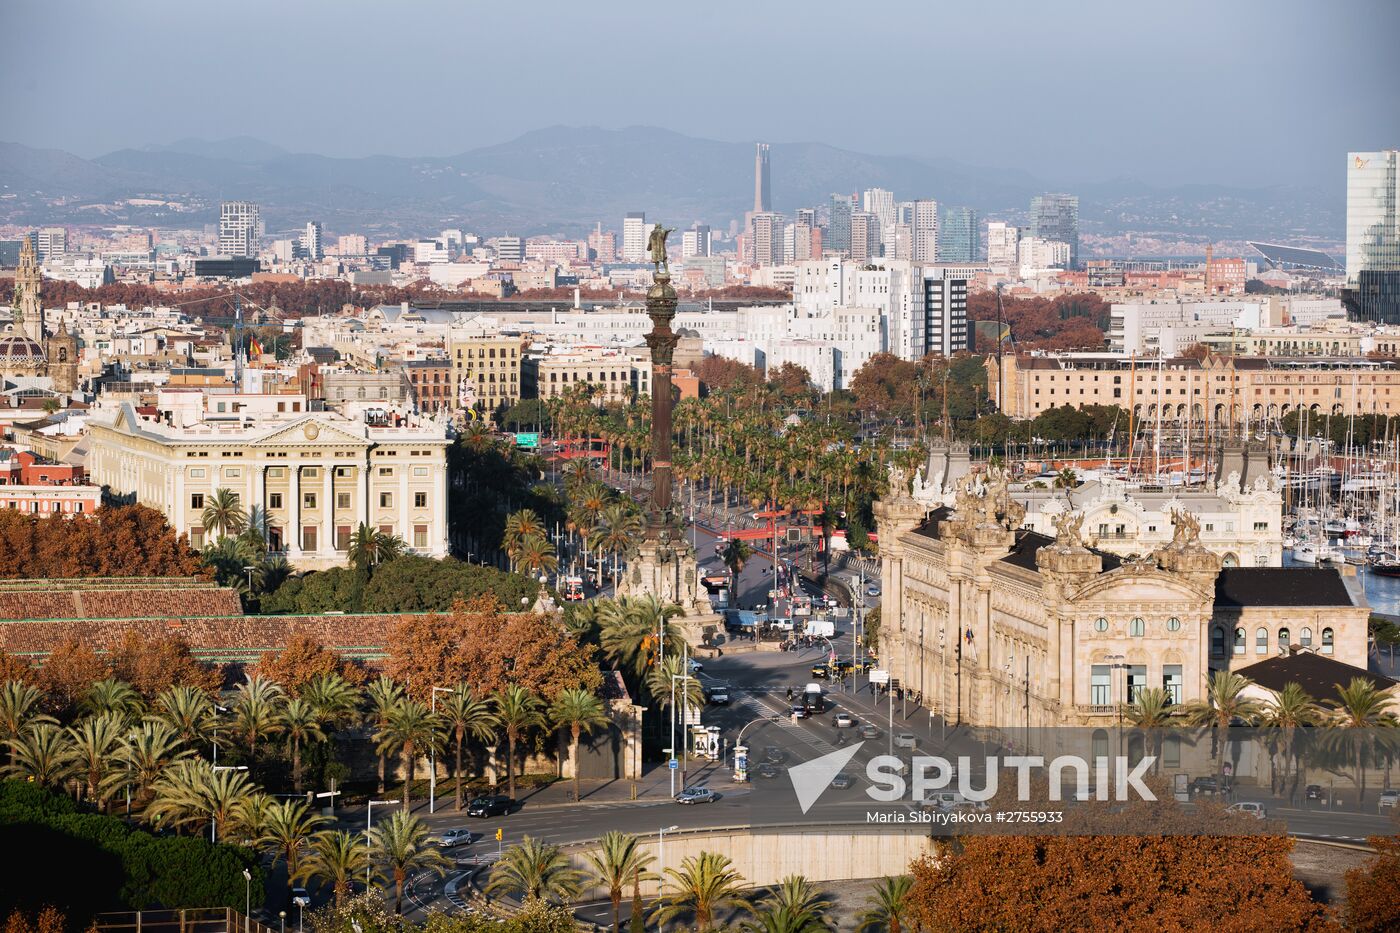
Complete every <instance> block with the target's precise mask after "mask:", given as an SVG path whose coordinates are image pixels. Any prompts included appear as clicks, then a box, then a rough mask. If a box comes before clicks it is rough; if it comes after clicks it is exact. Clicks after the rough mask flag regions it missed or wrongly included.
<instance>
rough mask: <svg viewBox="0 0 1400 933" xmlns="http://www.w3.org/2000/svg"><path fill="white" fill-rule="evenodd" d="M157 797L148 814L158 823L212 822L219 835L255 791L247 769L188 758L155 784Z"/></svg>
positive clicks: (148, 817) (152, 802) (148, 816)
mask: <svg viewBox="0 0 1400 933" xmlns="http://www.w3.org/2000/svg"><path fill="white" fill-rule="evenodd" d="M151 789H152V791H153V792H154V793H155V799H154V800H153V801H151V805H150V806H149V807H147V808H146V818H147V819H149V820H152V821H153V822H156V823H165V822H166V821H167V820H168V821H169V823H170V824H171V825H174V826H184V825H187V824H189V823H204V822H210V823H213V825H214V836H215V839H216V840H217V839H219V838H222V837H223V836H224V835H225V834H226V831H227V830H228V829H229V828H230V827H231V826H232V824H233V822H234V820H235V815H236V813H237V812H238V810H239V809H240V808H242V807H243V806H245V805H246V804H247V801H248V800H249V798H251V797H252V796H253V795H254V789H253V785H252V783H251V782H250V781H249V780H248V773H247V772H246V771H235V770H233V769H232V768H225V769H219V770H215V769H214V766H213V765H211V764H209V762H207V761H204V760H203V759H201V758H185V759H181V760H180V761H177V762H175V764H173V765H171V766H170V767H169V768H167V769H166V771H165V773H164V774H162V775H161V776H160V777H159V778H158V779H157V780H156V782H155V783H154V784H153V785H152V788H151Z"/></svg>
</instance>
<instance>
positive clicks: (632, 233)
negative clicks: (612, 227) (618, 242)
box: [622, 211, 655, 262]
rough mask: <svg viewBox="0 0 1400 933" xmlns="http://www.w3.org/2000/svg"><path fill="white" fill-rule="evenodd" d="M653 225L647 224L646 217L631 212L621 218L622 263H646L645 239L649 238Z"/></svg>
mask: <svg viewBox="0 0 1400 933" xmlns="http://www.w3.org/2000/svg"><path fill="white" fill-rule="evenodd" d="M653 226H655V225H654V224H648V223H647V215H646V214H645V213H644V212H642V211H633V212H632V213H630V214H628V215H627V216H626V217H624V218H622V261H623V262H646V261H647V237H649V236H651V228H652V227H653Z"/></svg>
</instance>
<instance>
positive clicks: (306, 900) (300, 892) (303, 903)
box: [292, 888, 311, 910]
mask: <svg viewBox="0 0 1400 933" xmlns="http://www.w3.org/2000/svg"><path fill="white" fill-rule="evenodd" d="M292 903H293V904H295V905H296V906H298V907H300V908H302V909H303V910H305V909H306V908H307V907H310V906H311V895H310V894H307V893H306V889H305V888H292Z"/></svg>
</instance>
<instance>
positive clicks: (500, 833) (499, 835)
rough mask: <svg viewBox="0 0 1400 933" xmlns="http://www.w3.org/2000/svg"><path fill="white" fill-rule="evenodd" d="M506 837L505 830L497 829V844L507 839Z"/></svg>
mask: <svg viewBox="0 0 1400 933" xmlns="http://www.w3.org/2000/svg"><path fill="white" fill-rule="evenodd" d="M505 835H506V831H505V830H504V829H501V828H500V827H497V828H496V841H497V842H500V841H501V840H502V839H504V838H505Z"/></svg>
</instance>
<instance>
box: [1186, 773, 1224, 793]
mask: <svg viewBox="0 0 1400 933" xmlns="http://www.w3.org/2000/svg"><path fill="white" fill-rule="evenodd" d="M1188 790H1189V791H1190V793H1191V796H1193V797H1194V796H1196V795H1197V794H1210V795H1211V796H1214V795H1216V794H1218V793H1220V782H1219V781H1218V780H1217V779H1216V778H1215V776H1214V775H1209V774H1206V775H1202V776H1201V777H1198V778H1196V779H1195V780H1194V781H1192V782H1191V785H1190V787H1189V788H1188Z"/></svg>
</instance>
